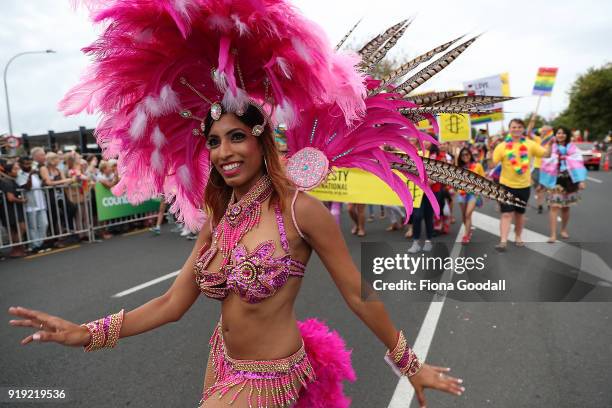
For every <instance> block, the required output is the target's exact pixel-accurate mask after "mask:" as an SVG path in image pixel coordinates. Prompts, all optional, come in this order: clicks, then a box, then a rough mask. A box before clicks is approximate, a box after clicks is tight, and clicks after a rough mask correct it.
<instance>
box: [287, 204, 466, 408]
mask: <svg viewBox="0 0 612 408" xmlns="http://www.w3.org/2000/svg"><path fill="white" fill-rule="evenodd" d="M295 213H296V218H297V223H298V226H299V227H300V229H301V230H302V232H303V233H304V235H305V237H306V241H307V242H308V244H309V245H310V246H311V247H312V248H313V249H314V250H315V251H316V253H317V254H318V255H319V257H320V258H321V261H323V264H324V265H325V267H326V268H327V270H328V271H329V273H330V275H331V277H332V279H333V281H334V283H335V284H336V286H337V287H338V289H339V291H340V293H341V295H342V297H343V298H344V301H345V302H346V304H347V305H348V307H349V308H350V309H351V310H352V311H353V312H354V313H355V314H356V315H357V316H358V317H359V318H360V319H361V320H362V321H363V322H364V323H365V325H366V326H368V328H369V329H370V330H371V331H372V332H373V333H374V334H375V335H376V337H378V338H379V339H380V341H381V342H382V343H383V344H384V345H385V346H386V347H387V349H388V350H393V349H394V348H395V346H396V344H397V341H398V335H399V332H398V330H397V329H396V328H395V326H394V325H393V322H392V321H391V318H390V317H389V314H388V313H387V311H386V309H385V306H384V304H383V303H382V302H378V301H365V300H363V299H362V297H361V276H360V273H359V271H358V270H357V267H356V266H355V264H354V262H353V259H352V258H351V256H350V254H349V251H348V248H347V246H346V243H345V241H344V237H343V236H342V232H341V231H340V228H339V227H338V225H337V224H336V221H335V220H334V218H333V216H332V215H331V213H330V212H329V211H328V210H327V208H326V207H325V206H324V205H323V204H322V203H321V202H320V201H319V200H317V199H316V198H314V197H312V196H310V195H307V194H299V196H298V200H297V201H296V205H295ZM449 370H450V369H448V368H442V367H434V366H430V365H427V364H424V365H423V368H422V369H421V370H420V371H419V372H418V373H417V374H415V375H413V376H411V377H409V379H410V382H411V383H412V385H413V386H414V388H415V391H416V394H417V397H418V399H419V403H420V404H421V406H424V403H425V397H424V394H423V391H424V388H435V389H438V390H441V391H446V392H448V393H452V394H456V395H461V393H462V392H463V388H462V387H461V385H460V384H461V380H459V379H456V378H454V377H450V376H448V375H445V374H444V373H446V372H447V371H449Z"/></svg>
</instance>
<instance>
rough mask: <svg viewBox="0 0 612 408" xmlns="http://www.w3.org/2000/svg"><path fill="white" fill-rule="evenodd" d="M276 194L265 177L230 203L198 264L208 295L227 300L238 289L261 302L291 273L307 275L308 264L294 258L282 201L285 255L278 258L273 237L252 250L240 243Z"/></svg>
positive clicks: (198, 276)
mask: <svg viewBox="0 0 612 408" xmlns="http://www.w3.org/2000/svg"><path fill="white" fill-rule="evenodd" d="M271 194H272V183H271V181H270V178H269V177H268V176H267V175H265V176H263V177H262V178H261V179H260V180H259V181H258V182H257V183H256V184H255V186H254V187H253V188H251V190H250V191H249V192H248V193H247V194H245V195H244V197H242V198H241V199H240V201H239V202H238V203H233V201H234V196H233V195H232V199H231V200H230V205H229V206H228V208H227V210H226V211H225V215H224V216H223V217H222V218H221V220H220V222H219V225H217V226H216V227H215V228H214V229H213V232H212V243H211V245H210V246H209V247H208V248H207V247H204V248H202V251H201V252H200V255H199V257H198V260H197V261H196V263H195V265H194V273H195V279H196V283H197V285H198V286H199V287H200V290H201V291H202V292H203V293H204V294H205V295H206V296H208V297H210V298H214V299H220V300H221V299H225V298H226V297H227V295H228V294H229V291H230V290H231V291H233V292H235V293H236V294H237V295H239V296H240V298H241V299H243V300H244V301H246V302H248V303H258V302H260V301H262V300H264V299H266V298H268V297H270V296H272V295H274V294H275V293H276V292H277V291H278V290H279V289H280V288H282V287H283V286H284V285H285V283H286V282H287V280H288V279H289V276H298V277H303V276H304V269H305V265H304V264H303V263H301V262H299V261H296V260H294V259H292V258H291V255H290V254H289V243H288V241H287V235H286V233H285V225H284V222H283V216H282V213H281V210H280V206H279V204H278V203H276V204H275V205H274V212H275V215H276V223H277V225H278V232H279V234H280V242H281V245H282V247H283V250H284V251H285V255H283V256H281V257H279V258H274V257H273V256H272V255H273V254H274V251H275V249H276V245H275V243H274V241H273V240H267V241H264V242H262V243H260V244H259V245H257V247H256V248H255V249H254V250H253V251H252V252H250V253H249V252H248V251H247V249H246V247H245V246H244V245H243V244H241V243H239V241H240V240H241V239H242V237H243V236H244V235H245V234H246V233H247V232H248V231H250V230H251V229H252V228H253V227H254V226H256V225H258V224H259V220H260V217H261V204H262V203H263V202H264V201H265V200H266V199H267V198H268V197H270V195H271ZM217 252H221V253H222V254H223V259H222V262H221V266H220V268H219V270H217V271H211V270H207V269H206V268H207V267H208V264H209V263H210V261H211V260H212V259H213V258H214V257H215V255H216V254H217Z"/></svg>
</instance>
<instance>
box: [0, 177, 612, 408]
mask: <svg viewBox="0 0 612 408" xmlns="http://www.w3.org/2000/svg"><path fill="white" fill-rule="evenodd" d="M590 176H591V177H594V178H596V179H598V180H599V181H601V183H597V182H593V181H591V182H589V184H588V189H587V190H586V191H585V193H584V194H583V201H582V202H581V203H580V205H579V206H577V207H576V208H574V209H572V220H571V224H570V234H571V243H570V245H572V246H574V247H581V248H584V249H586V250H588V251H590V253H592V254H595V255H597V256H599V258H600V259H602V260H604V261H605V262H607V264H608V265H612V255H611V254H612V229H611V227H612V222H611V221H610V218H609V208H610V204H609V202H610V199H611V198H612V197H611V193H610V191H611V188H612V173H602V172H592V173H591V174H590ZM532 203H533V201H532ZM480 213H481V214H484V215H488V216H492V217H497V213H496V210H495V205H494V204H492V203H487V204H486V205H485V207H484V208H483V209H481V210H480ZM457 215H458V214H457ZM527 216H528V221H527V225H526V227H527V228H528V229H530V230H531V231H533V232H534V233H539V234H544V235H546V234H547V233H548V224H547V223H548V221H547V220H548V218H547V215H546V214H543V215H538V214H537V213H536V211H535V210H534V209H533V208H530V209H529V210H528V212H527ZM386 222H387V220H377V221H375V222H373V223H368V224H367V233H368V235H367V237H366V238H363V239H358V238H356V237H354V236H352V235H351V234H350V233H348V232H347V231H348V230H349V226H348V220H347V217H346V214H343V224H342V227H343V231H345V232H346V233H345V237H346V239H347V243H348V245H349V249H350V251H351V254H352V256H353V257H354V259H355V261H356V263H357V265H359V264H360V263H359V261H360V243H361V242H362V241H369V242H381V241H386V242H394V243H395V244H396V245H405V246H406V248H407V247H408V245H409V242H408V241H406V240H405V239H404V238H403V237H402V235H401V234H400V233H399V232H394V233H388V232H385V231H384V228H385V227H386V226H387V224H386ZM458 230H459V224H458V223H457V224H455V225H454V226H453V228H452V231H451V234H449V235H448V236H444V237H441V238H436V242H438V243H439V245H440V246H441V247H443V246H444V245H445V248H447V249H448V250H449V251H450V250H452V248H453V242H454V240H455V238H456V236H457V234H458ZM497 239H498V238H497V236H496V235H495V231H491V230H488V231H487V229H486V228H484V227H483V229H481V228H477V229H476V230H475V231H474V238H473V242H474V243H473V245H472V246H471V247H472V248H479V250H482V251H486V250H487V248H490V246H491V245H493V244H494V243H495V242H496V241H497ZM191 245H192V242H188V241H185V240H182V239H180V238H178V236H176V235H174V234H171V233H169V232H168V228H166V229H165V230H164V233H163V234H162V235H161V236H159V237H154V236H151V235H149V233H148V232H145V233H141V234H135V235H130V236H122V237H116V238H114V239H112V240H109V241H105V242H103V243H96V244H84V245H81V246H80V247H78V248H75V249H71V250H67V251H63V252H59V253H53V254H50V255H45V256H40V257H36V258H31V259H21V260H7V261H2V262H0V282H1V284H0V309H2V310H4V311H6V310H7V309H8V307H9V306H11V305H21V306H25V307H31V308H35V309H40V310H44V311H46V312H48V313H51V314H55V315H58V316H61V317H64V318H66V319H69V320H71V321H74V322H83V321H89V320H92V319H94V318H98V317H101V316H104V315H106V314H109V313H112V312H116V311H118V310H120V309H121V308H125V309H126V310H130V309H133V308H135V307H137V306H139V305H141V304H143V303H145V302H147V301H148V300H150V299H151V298H153V297H155V296H158V295H160V294H162V293H163V292H164V291H165V290H166V289H167V288H168V287H169V286H170V284H171V282H172V279H167V280H164V281H162V282H160V283H157V284H155V285H152V286H149V287H146V288H144V289H141V290H138V291H136V292H134V293H131V294H129V295H126V296H124V297H121V298H115V297H112V295H113V294H116V293H118V292H121V291H123V290H126V289H128V288H132V287H134V286H136V285H139V284H141V283H144V282H147V281H150V280H152V279H155V278H158V277H160V276H162V275H165V274H167V273H170V272H173V271H176V270H177V269H179V268H180V266H181V265H182V263H183V262H184V260H185V259H186V257H187V256H188V254H189V252H190V249H191ZM528 246H529V247H528V248H516V247H514V246H512V245H511V246H510V247H509V250H508V252H506V253H504V254H501V255H497V254H495V253H494V252H490V253H491V255H490V261H491V262H492V265H494V267H495V269H496V270H498V271H502V272H501V273H504V274H507V275H508V276H509V275H512V274H514V275H515V276H519V277H520V278H521V279H524V280H525V282H527V283H529V284H530V285H532V286H533V285H540V287H542V286H545V284H546V282H548V281H547V279H548V278H549V277H550V273H551V271H555V270H557V269H558V268H561V267H562V265H563V263H562V262H559V257H558V256H557V255H555V253H554V251H553V252H552V254H553V255H552V256H549V255H543V254H542V252H545V251H546V250H548V249H547V248H548V247H547V244H528ZM542 248H543V249H542ZM562 248H563V247H562ZM458 249H459V250H460V251H463V252H465V251H466V249H465V248H458ZM441 276H442V275H441V274H439V275H436V276H434V278H435V279H440V277H441ZM455 278H456V276H453V279H455ZM593 282H596V283H597V279H595V280H594V281H593ZM600 283H601V282H600ZM587 286H588V285H587ZM574 289H575V287H574ZM610 290H611V289H610V288H609V287H607V286H605V285H604V284H601V285H596V286H588V287H587V289H585V288H584V287H582V286H581V287H580V288H579V294H580V297H584V299H585V300H587V301H584V302H580V303H561V302H545V303H544V302H537V303H536V302H525V301H523V300H516V301H514V302H503V303H502V302H465V301H460V300H457V299H455V298H453V297H452V296H450V295H449V297H447V298H446V299H445V300H444V303H443V304H442V308H441V312H440V314H439V316H438V317H437V318H436V319H434V320H433V321H432V320H431V319H430V316H429V314H428V310H430V302H429V301H420V302H414V301H410V300H408V299H407V298H405V297H402V296H399V295H397V296H389V298H388V299H387V300H386V301H385V304H386V305H387V309H388V311H389V313H390V315H391V316H392V318H393V320H394V322H395V323H396V325H397V326H398V327H402V328H404V330H405V332H406V335H407V337H408V339H409V341H410V342H413V343H414V342H415V341H417V340H416V339H417V337H418V338H419V339H418V342H419V344H425V346H426V349H427V361H428V362H430V363H432V364H436V365H445V366H446V365H448V366H450V367H452V368H453V372H454V373H455V374H456V375H458V376H460V377H461V378H463V379H464V381H465V382H464V385H465V387H466V388H467V390H466V392H465V393H464V395H463V396H462V397H453V396H450V395H446V394H441V393H437V392H431V391H430V392H428V407H593V408H602V407H612V386H611V385H612V370H611V369H610V367H612V353H611V351H610V350H611V349H610V339H612V321H611V318H610V316H611V315H612V303H609V302H595V301H594V300H601V299H606V298H607V299H609V298H610ZM296 307H297V314H298V317H299V318H306V317H311V316H317V317H319V318H321V319H324V320H326V321H327V324H328V325H329V326H330V327H332V328H333V329H335V330H337V331H338V332H339V333H340V334H341V335H342V336H343V337H344V338H345V340H346V342H347V345H348V347H350V348H352V349H353V354H352V356H353V365H354V368H355V370H356V372H357V376H358V379H357V381H356V382H355V383H351V384H347V385H346V391H347V393H348V394H349V395H350V396H351V397H352V399H353V404H352V406H353V407H356V408H362V407H363V408H365V407H368V408H369V407H390V406H393V407H394V408H395V407H401V406H404V407H409V406H410V407H416V406H417V404H416V402H415V401H412V404H411V405H410V404H409V402H408V401H406V400H404V401H403V402H402V403H400V404H396V403H395V402H394V403H393V404H392V405H390V401H391V400H392V398H393V395H394V392H395V390H396V385H397V378H396V377H395V376H394V374H393V373H392V372H391V371H390V370H389V368H388V367H387V366H386V364H385V363H384V362H383V360H382V356H383V355H384V351H385V349H384V346H382V345H381V344H380V343H379V342H378V340H377V339H376V338H375V337H374V336H373V335H372V334H371V333H370V332H369V331H368V329H367V328H366V327H365V326H364V325H363V324H362V323H361V322H360V321H359V319H358V318H357V317H356V316H354V315H353V314H352V313H351V312H350V310H349V309H348V308H347V306H346V305H345V304H344V303H343V301H342V298H341V297H340V296H339V293H338V290H337V289H336V288H335V286H334V285H333V283H332V281H331V279H330V277H329V275H328V274H327V272H326V271H325V269H324V268H323V266H322V264H321V262H320V260H319V259H318V258H317V257H316V256H313V258H312V260H311V262H310V264H309V265H308V269H307V272H306V278H305V280H304V283H303V285H302V291H301V293H300V296H299V298H298V302H297V306H296ZM219 313H220V305H219V303H218V302H217V301H213V300H209V299H207V298H205V297H203V296H202V297H200V299H199V300H198V301H197V302H196V303H195V304H194V306H193V308H192V309H191V310H190V311H189V312H188V313H187V314H186V315H185V316H184V317H183V319H182V320H181V321H179V322H177V323H174V324H170V325H167V326H164V327H161V328H159V329H158V330H155V331H152V332H149V333H145V334H143V335H140V336H136V337H132V338H126V339H122V340H121V341H120V343H119V345H118V347H117V348H116V349H114V350H108V351H103V352H98V353H83V352H82V350H79V349H69V348H63V347H60V346H55V345H48V344H43V345H40V344H33V345H29V346H27V347H22V346H20V345H19V340H20V339H21V338H22V337H25V335H26V333H27V332H28V330H27V329H15V328H12V327H10V326H9V325H8V320H9V319H10V317H9V315H8V313H6V312H5V315H4V316H5V323H4V324H2V325H0V388H2V387H20V388H24V387H29V388H32V387H40V388H50V387H52V388H61V389H65V390H66V393H67V395H68V400H67V401H64V402H56V403H46V405H54V406H55V405H57V406H61V407H82V406H88V407H195V406H196V403H197V401H198V399H199V395H200V390H201V387H202V380H203V374H204V368H205V362H206V358H207V352H208V339H209V337H210V334H211V332H212V329H213V327H214V325H215V324H216V322H217V320H218V317H219ZM426 316H429V317H427V318H426ZM427 332H429V333H430V335H431V336H430V338H431V339H430V340H428V337H427V336H426V333H427ZM39 404H40V403H25V402H21V403H18V404H16V403H14V404H5V406H15V407H27V406H34V407H36V406H40V405H39ZM0 405H1V404H0Z"/></svg>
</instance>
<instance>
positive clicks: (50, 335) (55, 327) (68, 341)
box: [9, 307, 91, 347]
mask: <svg viewBox="0 0 612 408" xmlns="http://www.w3.org/2000/svg"><path fill="white" fill-rule="evenodd" d="M9 313H10V314H12V315H13V316H17V317H21V318H23V319H20V320H10V321H9V323H10V325H11V326H15V327H32V328H33V329H36V330H37V331H36V332H35V333H32V334H30V335H29V336H27V337H25V338H24V339H23V340H21V344H22V345H26V344H28V343H31V342H32V341H39V342H52V343H58V344H61V345H64V346H73V347H78V346H86V345H87V344H89V341H90V337H91V336H90V335H89V331H88V330H87V329H86V328H85V327H81V326H80V325H78V324H75V323H72V322H69V321H67V320H64V319H61V318H59V317H57V316H51V315H49V314H47V313H44V312H39V311H37V310H32V309H26V308H24V307H10V308H9Z"/></svg>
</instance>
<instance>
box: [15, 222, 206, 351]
mask: <svg viewBox="0 0 612 408" xmlns="http://www.w3.org/2000/svg"><path fill="white" fill-rule="evenodd" d="M210 236H211V234H210V226H209V224H206V225H205V226H204V227H203V228H202V230H201V231H200V234H199V236H198V239H197V241H196V244H195V245H194V247H193V250H192V251H191V254H190V255H189V258H187V261H186V262H185V264H184V265H183V267H182V268H181V271H180V273H179V274H178V276H177V277H176V279H175V280H174V283H173V284H172V286H171V287H170V289H168V291H166V293H164V294H163V295H161V296H159V297H157V298H155V299H152V300H150V301H149V302H147V303H145V304H144V305H142V306H140V307H138V308H136V309H134V310H132V311H130V312H128V313H125V314H124V317H123V324H122V326H121V332H120V334H119V338H121V337H128V336H135V335H137V334H140V333H144V332H146V331H149V330H153V329H155V328H157V327H160V326H163V325H164V324H166V323H171V322H176V321H178V320H180V318H181V317H182V316H183V315H184V314H185V312H187V310H189V308H190V307H191V305H192V304H193V303H194V302H195V300H196V299H197V297H198V295H199V293H200V292H199V289H198V287H197V286H196V284H195V281H194V277H193V266H194V264H195V262H196V258H197V256H198V253H199V250H200V248H202V247H203V246H204V245H205V244H209V243H210ZM9 313H10V314H12V315H14V316H17V317H21V318H23V319H22V320H11V321H10V324H11V325H12V326H18V327H32V328H34V329H36V330H38V331H37V332H36V333H33V334H31V335H29V336H27V337H26V338H24V339H23V340H22V341H21V344H24V345H25V344H28V343H30V342H32V341H33V340H36V341H40V342H55V343H59V344H63V345H66V346H85V345H87V344H88V343H89V341H90V340H91V336H90V334H89V331H88V330H87V329H86V328H84V327H81V326H80V325H78V324H75V323H72V322H69V321H66V320H64V319H61V318H59V317H56V316H52V315H48V314H46V313H44V312H40V311H37V310H31V309H26V308H22V307H11V308H9ZM41 325H42V326H41ZM41 327H42V328H43V329H42V330H41Z"/></svg>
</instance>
